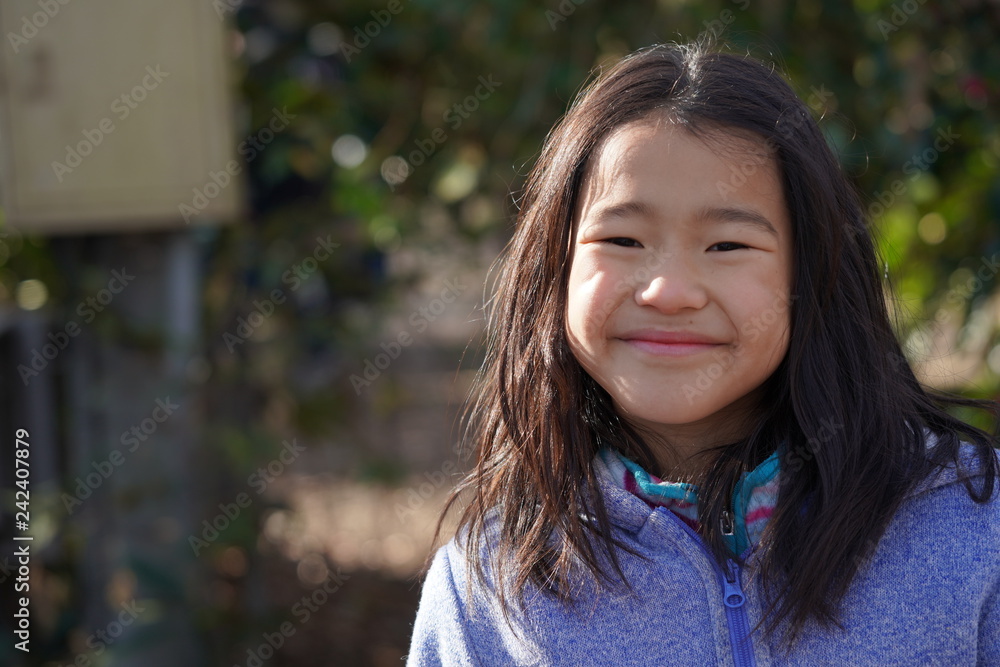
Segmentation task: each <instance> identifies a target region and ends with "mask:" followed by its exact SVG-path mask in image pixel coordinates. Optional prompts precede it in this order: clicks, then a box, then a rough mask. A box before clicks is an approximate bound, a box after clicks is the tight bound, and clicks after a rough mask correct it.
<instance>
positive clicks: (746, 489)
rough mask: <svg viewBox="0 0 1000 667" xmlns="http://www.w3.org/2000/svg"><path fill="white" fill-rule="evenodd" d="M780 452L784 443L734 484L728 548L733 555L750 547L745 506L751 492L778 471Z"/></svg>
mask: <svg viewBox="0 0 1000 667" xmlns="http://www.w3.org/2000/svg"><path fill="white" fill-rule="evenodd" d="M782 451H784V443H782V444H781V445H779V446H778V448H777V449H776V450H775V451H774V452H773V453H772V454H771V455H770V456H768V457H767V458H766V459H764V460H763V461H762V462H761V464H760V465H759V466H757V467H756V468H754V469H753V470H752V471H750V472H749V473H743V474H742V475H741V476H740V481H738V482H737V483H736V487H735V488H734V489H733V511H734V512H735V513H736V516H735V517H733V523H734V531H733V532H734V535H733V538H734V539H733V540H732V543H731V544H730V546H732V547H733V552H734V553H737V554H740V555H742V554H743V552H744V551H746V550H747V548H748V547H749V546H750V536H749V535H748V534H747V522H746V518H747V505H749V504H750V497H751V496H752V495H753V490H754V489H756V488H758V487H761V486H764V485H765V484H767V483H768V482H770V481H771V480H772V479H774V477H775V475H777V474H778V472H779V471H780V469H781V452H782Z"/></svg>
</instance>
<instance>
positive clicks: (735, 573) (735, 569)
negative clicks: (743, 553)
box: [723, 559, 746, 609]
mask: <svg viewBox="0 0 1000 667" xmlns="http://www.w3.org/2000/svg"><path fill="white" fill-rule="evenodd" d="M726 562H727V563H728V565H729V572H728V574H727V576H725V577H723V578H724V579H725V582H724V583H723V585H724V586H725V591H724V595H723V602H724V603H725V605H726V606H727V607H729V608H730V609H738V608H739V607H742V606H743V603H744V602H745V601H746V596H745V595H744V594H743V589H742V588H740V567H739V565H737V564H736V563H734V562H733V561H732V559H730V560H728V561H726ZM730 576H732V578H733V579H732V581H730V580H729V577H730Z"/></svg>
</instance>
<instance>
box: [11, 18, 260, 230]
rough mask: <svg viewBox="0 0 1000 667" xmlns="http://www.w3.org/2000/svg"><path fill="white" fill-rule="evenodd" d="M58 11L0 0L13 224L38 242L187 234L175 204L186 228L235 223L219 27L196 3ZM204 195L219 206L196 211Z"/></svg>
mask: <svg viewBox="0 0 1000 667" xmlns="http://www.w3.org/2000/svg"><path fill="white" fill-rule="evenodd" d="M64 1H65V4H62V2H60V0H3V2H0V34H2V35H3V49H2V52H0V53H2V55H0V188H2V190H0V206H2V208H3V211H4V213H5V215H6V217H7V221H8V223H9V224H11V225H13V226H14V227H16V228H17V229H19V230H20V231H22V232H25V233H42V234H55V233H90V232H100V231H113V230H123V231H124V230H130V231H135V230H141V229H153V228H157V229H163V228H169V227H183V226H185V225H186V224H188V223H187V222H186V221H185V220H184V216H183V214H182V209H181V204H187V205H188V206H192V207H193V208H194V210H197V211H198V214H197V215H192V216H189V218H190V224H200V223H205V222H223V221H228V220H231V219H233V218H234V217H236V216H238V215H239V213H240V205H241V202H242V177H243V176H244V172H245V169H244V168H243V166H242V163H239V162H233V160H235V150H234V147H235V144H236V141H235V137H234V130H233V119H232V117H233V106H232V105H233V102H232V100H233V97H234V95H233V85H234V84H233V77H232V76H231V75H230V74H231V72H230V68H231V64H230V55H229V51H228V49H227V46H226V44H227V39H226V34H227V32H226V31H227V26H226V22H225V18H226V17H225V16H220V13H219V12H218V11H217V10H216V9H215V8H213V5H212V3H209V2H205V1H204V0H150V1H144V2H134V1H129V0H64ZM228 16H231V13H230V14H228ZM227 165H228V167H229V168H228V170H227ZM234 172H235V176H233V175H232V174H233V173H234ZM212 173H214V174H215V176H216V178H215V179H214V180H213V179H212V177H211V174H212ZM226 177H228V182H227V178H226ZM213 183H214V185H212V184H213ZM219 183H222V184H224V187H218V184H219ZM206 188H207V194H214V197H203V198H197V202H196V201H195V200H196V194H195V189H198V190H199V191H200V192H201V193H202V194H203V195H204V194H206ZM195 203H197V204H199V205H201V206H202V208H201V209H197V208H196V207H195V206H194V204H195Z"/></svg>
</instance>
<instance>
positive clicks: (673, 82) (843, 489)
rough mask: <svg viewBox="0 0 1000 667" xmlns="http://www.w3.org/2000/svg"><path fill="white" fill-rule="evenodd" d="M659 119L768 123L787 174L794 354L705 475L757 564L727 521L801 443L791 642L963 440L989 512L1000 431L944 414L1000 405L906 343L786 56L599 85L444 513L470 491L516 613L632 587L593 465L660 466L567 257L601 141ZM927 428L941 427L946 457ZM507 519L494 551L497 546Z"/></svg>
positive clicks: (766, 560) (785, 519)
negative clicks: (746, 426)
mask: <svg viewBox="0 0 1000 667" xmlns="http://www.w3.org/2000/svg"><path fill="white" fill-rule="evenodd" d="M653 113H666V114H667V115H668V116H669V118H670V119H671V121H672V122H674V123H676V124H679V125H681V126H683V127H684V128H685V129H687V130H688V131H690V132H692V133H694V134H696V135H700V136H706V137H708V136H709V135H712V136H717V135H718V131H719V130H722V131H724V132H729V133H734V134H740V135H745V134H747V133H750V134H751V135H752V136H755V137H757V138H758V139H760V140H762V141H763V142H765V143H766V145H767V146H768V147H769V149H770V150H771V151H772V153H771V154H772V155H773V157H774V159H775V160H776V161H777V164H778V166H779V169H780V173H781V177H782V184H783V189H784V195H785V202H786V205H787V207H788V211H789V215H790V220H791V222H792V233H793V237H794V241H793V244H794V245H793V248H794V258H793V263H794V269H793V282H792V294H793V295H794V297H793V303H792V304H791V306H790V308H791V312H790V319H791V331H790V342H789V348H788V351H787V354H786V356H785V358H784V360H783V361H782V362H781V364H780V365H779V367H778V368H777V370H776V371H775V372H774V373H773V375H772V376H771V377H770V378H769V379H768V380H767V381H766V382H765V385H764V400H762V401H761V405H762V406H764V407H763V408H762V409H761V412H760V414H759V417H758V419H757V422H756V424H754V425H753V426H752V430H751V432H750V435H749V436H748V437H746V438H745V439H743V440H740V441H739V442H735V443H731V444H727V445H723V446H721V447H717V448H714V449H712V450H710V452H709V453H710V454H711V456H710V457H706V461H708V463H707V465H705V466H704V469H703V472H702V473H701V475H700V476H699V477H698V479H697V484H698V487H699V506H698V512H699V519H700V522H701V524H702V527H703V536H704V539H705V541H706V544H708V545H709V547H710V548H711V550H712V552H713V554H714V555H715V557H716V559H717V560H718V562H719V564H720V566H722V565H723V564H724V563H725V560H726V558H737V559H738V555H736V554H731V553H728V549H727V547H726V544H725V542H724V539H723V537H722V531H721V528H720V519H721V517H722V513H723V511H724V510H726V509H728V499H729V498H730V497H731V494H732V490H733V488H734V486H735V484H736V482H737V481H738V479H739V477H740V475H741V473H743V472H745V471H749V470H752V469H753V468H754V467H756V466H757V465H758V464H760V463H761V462H762V461H763V460H764V458H766V457H767V456H768V455H769V454H771V453H772V452H773V451H775V448H776V447H777V446H778V444H779V443H784V445H785V448H784V449H783V450H782V451H783V452H784V455H783V459H782V460H781V468H782V484H781V488H780V491H779V498H778V502H777V506H776V508H775V511H774V513H773V515H772V517H771V519H770V521H769V523H768V525H767V528H766V531H765V533H764V535H763V537H762V539H761V545H762V546H765V548H764V549H763V551H762V556H761V560H760V564H761V567H760V571H759V576H760V577H761V580H762V582H763V583H764V584H765V587H766V588H767V590H772V589H771V586H772V585H773V586H775V587H776V589H775V590H777V594H776V595H774V596H773V597H771V603H770V605H769V606H768V609H767V611H766V613H765V614H764V618H765V619H769V621H768V624H767V629H766V631H767V632H768V633H769V634H770V633H773V632H774V631H775V630H776V629H777V627H778V624H779V623H780V622H781V621H782V619H786V618H789V619H790V620H791V628H792V630H791V635H790V637H787V638H786V639H787V642H788V643H787V646H788V647H790V646H791V645H792V643H794V641H795V638H796V637H797V636H798V634H799V633H800V631H801V629H802V625H803V623H804V622H805V621H806V620H808V619H809V618H810V617H814V618H815V619H817V620H818V621H819V622H820V623H821V624H822V625H824V626H829V625H830V624H837V625H840V623H839V619H838V616H839V613H838V607H839V601H840V600H841V598H842V597H843V595H844V593H845V592H846V591H847V589H848V587H849V585H850V583H851V581H852V579H853V578H854V576H855V574H856V572H857V570H858V568H859V565H860V564H861V563H862V562H864V559H865V558H866V556H868V555H869V554H870V553H871V551H872V550H873V549H874V546H875V545H876V544H877V543H878V541H879V539H880V537H881V535H882V534H883V532H884V530H885V528H886V526H887V524H888V522H889V521H890V519H891V518H892V516H893V515H894V514H895V512H896V510H897V509H898V507H899V505H900V503H901V501H902V499H903V498H904V497H905V495H906V494H907V492H908V491H909V490H911V488H913V487H914V486H915V485H916V484H917V483H918V482H919V481H920V480H922V479H923V478H924V477H926V476H927V475H928V474H929V473H930V472H932V471H933V470H934V469H935V468H936V467H937V466H944V465H946V464H949V463H950V464H955V465H958V464H959V461H958V459H959V446H960V441H961V440H963V439H964V440H968V441H970V442H971V443H972V444H973V445H974V446H975V447H976V448H977V451H978V454H979V457H980V461H981V463H982V466H983V467H984V468H985V473H986V474H985V478H984V481H983V484H982V487H981V488H980V489H979V490H978V491H977V490H975V489H973V487H972V485H971V483H970V481H969V480H966V482H965V486H966V490H967V492H968V493H969V494H970V496H971V497H972V498H973V499H974V500H975V501H976V502H980V503H982V502H986V501H987V500H988V499H989V498H990V496H992V495H993V489H994V483H995V479H996V475H997V474H998V472H1000V471H998V469H997V468H998V466H997V462H996V458H995V456H994V452H993V447H994V446H995V445H994V443H995V431H994V432H993V433H986V432H985V431H982V430H980V429H978V428H975V427H974V426H972V425H969V424H966V423H965V422H963V421H961V420H959V419H957V418H955V417H953V416H951V415H950V414H949V413H948V412H947V411H946V408H948V407H952V408H954V407H958V406H962V407H973V408H982V409H985V410H988V411H989V412H990V414H991V416H992V417H993V419H994V424H996V420H997V417H998V409H997V406H996V404H994V403H992V402H989V401H977V400H973V399H965V398H961V397H959V396H951V395H946V394H943V393H938V392H932V391H931V390H929V389H926V388H924V387H922V386H921V385H920V383H919V382H918V380H917V379H916V377H915V376H914V374H913V372H912V370H911V369H910V366H909V364H908V363H907V362H906V360H905V358H904V356H903V353H902V351H901V349H900V346H899V343H898V341H897V340H896V337H895V334H894V330H893V326H892V323H891V321H890V318H889V316H888V311H887V307H886V301H885V297H884V295H883V289H884V286H883V282H882V279H881V272H880V266H879V261H878V259H877V254H876V249H875V245H874V243H873V240H872V236H871V232H870V230H869V228H868V225H867V222H866V220H865V218H864V214H863V210H862V206H861V203H860V200H859V198H858V196H857V194H856V192H855V191H854V188H853V187H852V185H851V184H850V183H849V182H848V180H847V178H846V177H845V176H844V175H843V173H842V172H841V169H840V167H839V165H838V163H837V160H836V158H835V157H834V155H833V153H832V152H831V150H830V149H829V147H828V146H827V144H826V141H825V140H824V138H823V135H822V133H821V132H820V130H819V127H818V126H817V123H816V121H815V120H814V119H813V117H812V115H811V114H810V112H809V109H808V107H807V106H806V105H805V104H804V103H803V102H802V100H800V99H799V98H798V97H797V96H796V95H795V93H794V92H793V90H792V88H791V87H790V86H789V85H788V84H787V83H786V82H785V81H784V80H783V78H782V77H781V76H780V75H779V74H778V73H776V72H775V70H774V68H772V67H769V66H766V65H764V64H762V63H761V62H759V61H756V60H754V59H752V58H749V57H741V56H736V55H731V54H726V53H720V52H715V51H711V50H709V49H707V48H705V47H703V46H701V45H683V46H677V45H657V46H653V47H649V48H645V49H641V50H639V51H637V52H635V53H633V54H631V55H630V56H628V57H626V58H625V59H624V60H622V61H621V62H619V63H618V64H616V65H615V66H613V67H612V68H610V69H609V70H608V71H607V72H606V73H604V74H602V75H600V76H598V77H597V78H596V80H594V81H593V82H592V83H590V84H589V85H588V86H587V87H586V88H585V89H584V90H583V92H582V93H581V95H580V96H579V97H578V98H577V100H576V101H575V103H574V104H573V106H572V107H571V109H570V110H569V111H568V112H567V114H566V115H565V116H564V118H563V119H562V120H561V121H560V122H559V123H558V124H557V125H556V126H555V128H553V130H552V131H551V133H550V134H549V136H548V139H547V140H546V142H545V145H544V148H543V149H542V153H541V155H540V157H539V159H538V161H537V163H536V164H535V165H534V167H533V169H532V171H531V173H530V175H529V177H528V181H527V184H526V186H525V190H524V192H523V199H522V202H521V208H520V211H519V215H518V221H517V228H516V231H515V233H514V236H513V238H512V239H511V241H510V243H509V244H508V246H507V249H506V251H505V254H504V256H503V257H502V263H501V264H500V266H501V271H500V273H499V275H498V279H497V285H496V290H495V294H494V296H493V303H492V304H490V306H489V308H488V318H487V324H488V327H487V328H488V346H487V360H486V363H485V364H484V366H483V369H482V371H481V372H480V374H479V376H478V377H477V382H476V384H475V387H474V401H472V402H471V403H470V408H469V411H468V412H467V413H466V418H467V421H466V429H467V430H466V440H467V442H468V443H470V444H471V445H472V446H473V447H475V448H476V449H477V451H478V458H477V464H476V467H475V469H474V471H473V472H472V473H471V474H470V475H469V476H467V477H466V479H465V480H463V482H462V483H461V484H460V485H459V487H458V488H457V489H456V490H455V492H454V493H453V495H452V496H451V497H450V498H449V500H448V503H447V505H446V507H445V510H444V513H443V514H442V517H441V518H442V520H443V519H444V516H445V514H447V512H448V510H449V509H450V508H451V507H452V505H453V504H454V503H455V502H456V501H457V500H458V499H459V498H460V497H463V498H465V497H468V498H469V500H468V504H467V505H466V507H465V509H464V511H463V512H462V514H461V516H460V519H459V530H460V533H461V531H462V530H463V529H464V530H465V535H466V537H467V538H468V539H467V542H466V546H465V550H466V554H467V557H468V559H469V562H470V563H471V564H472V565H473V566H474V568H473V569H474V571H475V572H476V573H477V577H478V580H479V581H480V582H483V583H485V580H486V576H485V574H484V567H488V568H489V569H491V570H492V575H493V576H492V579H493V581H495V582H496V584H497V588H498V592H499V594H500V600H501V605H502V607H503V610H504V614H505V616H507V617H508V619H509V615H508V611H509V608H510V607H509V605H510V601H511V599H512V598H514V599H517V600H523V595H524V593H525V588H526V586H527V585H528V584H529V582H530V583H532V584H534V585H535V586H537V587H538V588H539V589H541V590H543V591H546V592H548V593H551V594H552V595H554V596H556V597H557V598H558V599H560V600H562V601H564V602H570V601H572V599H573V596H572V591H571V588H572V586H571V584H574V583H576V580H575V579H574V577H577V576H579V572H580V571H581V568H582V571H583V572H584V573H585V574H586V573H589V574H590V575H592V577H593V579H594V580H595V581H597V582H601V583H604V584H608V585H617V584H620V583H622V581H623V579H624V576H623V573H622V568H621V565H620V562H619V557H618V555H617V553H616V552H617V550H618V549H619V548H624V549H626V550H629V549H628V547H627V545H625V544H623V543H621V542H620V541H618V539H617V538H616V537H615V536H614V535H613V534H612V529H611V526H610V522H609V519H608V516H607V512H606V509H605V506H604V503H603V499H602V498H601V497H600V494H599V493H593V491H594V490H595V489H597V488H598V487H597V481H596V478H595V473H594V470H593V469H592V467H591V466H592V461H593V459H594V457H595V454H596V452H597V451H598V449H599V448H600V447H602V446H611V447H613V448H615V449H617V450H618V451H619V452H621V453H622V454H623V455H625V456H627V457H628V458H630V459H632V460H634V461H636V462H637V463H639V464H640V465H641V466H643V467H644V468H645V469H647V470H651V471H652V470H655V469H656V458H655V457H654V455H653V452H652V451H651V448H650V445H649V440H648V438H645V437H644V436H643V435H642V434H641V433H639V432H637V431H636V429H634V428H633V427H632V426H631V425H630V424H628V423H627V422H625V421H624V420H620V419H619V417H618V415H617V414H616V413H615V411H614V409H613V407H612V403H611V400H610V397H609V396H608V394H607V393H606V392H605V391H604V390H603V388H602V387H601V386H600V385H598V384H597V383H596V382H595V381H594V380H593V379H592V378H591V377H590V376H589V375H588V374H587V373H586V372H585V371H584V370H583V369H582V368H581V366H580V365H579V364H578V363H577V361H576V360H575V358H574V357H573V355H572V354H571V352H570V348H569V345H568V342H567V339H566V334H565V317H566V301H567V293H566V290H567V279H568V274H569V257H568V247H569V245H570V241H571V239H572V233H573V218H574V210H575V207H576V204H577V197H578V193H579V190H580V186H581V181H582V178H583V174H584V172H585V169H586V167H587V165H588V162H589V161H590V160H591V158H592V157H593V156H594V154H595V151H596V149H597V147H598V146H599V145H600V142H601V141H602V139H604V138H605V137H606V136H608V134H609V133H610V132H611V131H612V130H614V129H615V128H618V127H620V126H622V125H624V124H627V123H630V122H633V121H636V120H639V119H642V118H644V117H646V116H648V115H650V114H653ZM925 428H926V429H927V431H929V432H931V433H933V434H935V435H936V436H937V445H936V446H935V447H934V448H933V449H931V450H930V453H929V454H927V455H925V446H926V442H925V430H924V429H925ZM994 428H995V427H994ZM961 436H964V438H963V437H961ZM466 492H469V493H468V496H466ZM581 516H583V517H591V518H592V519H591V520H581ZM441 525H442V523H441V521H439V522H438V533H437V534H435V540H436V539H437V536H438V534H439V533H440V530H441ZM488 528H489V533H490V535H491V536H492V537H491V538H490V540H489V542H490V544H491V546H492V547H493V548H492V549H490V550H489V551H487V552H484V551H483V550H482V549H481V547H482V543H483V539H484V538H485V537H486V533H487V529H488ZM629 551H631V550H629ZM633 553H634V552H633ZM484 554H486V555H484ZM471 579H472V578H471V577H470V580H471ZM625 583H626V584H627V582H625ZM779 584H780V585H779ZM511 594H513V595H511ZM769 597H770V596H769ZM772 612H774V613H772ZM762 620H763V619H762ZM755 630H756V628H755Z"/></svg>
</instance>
